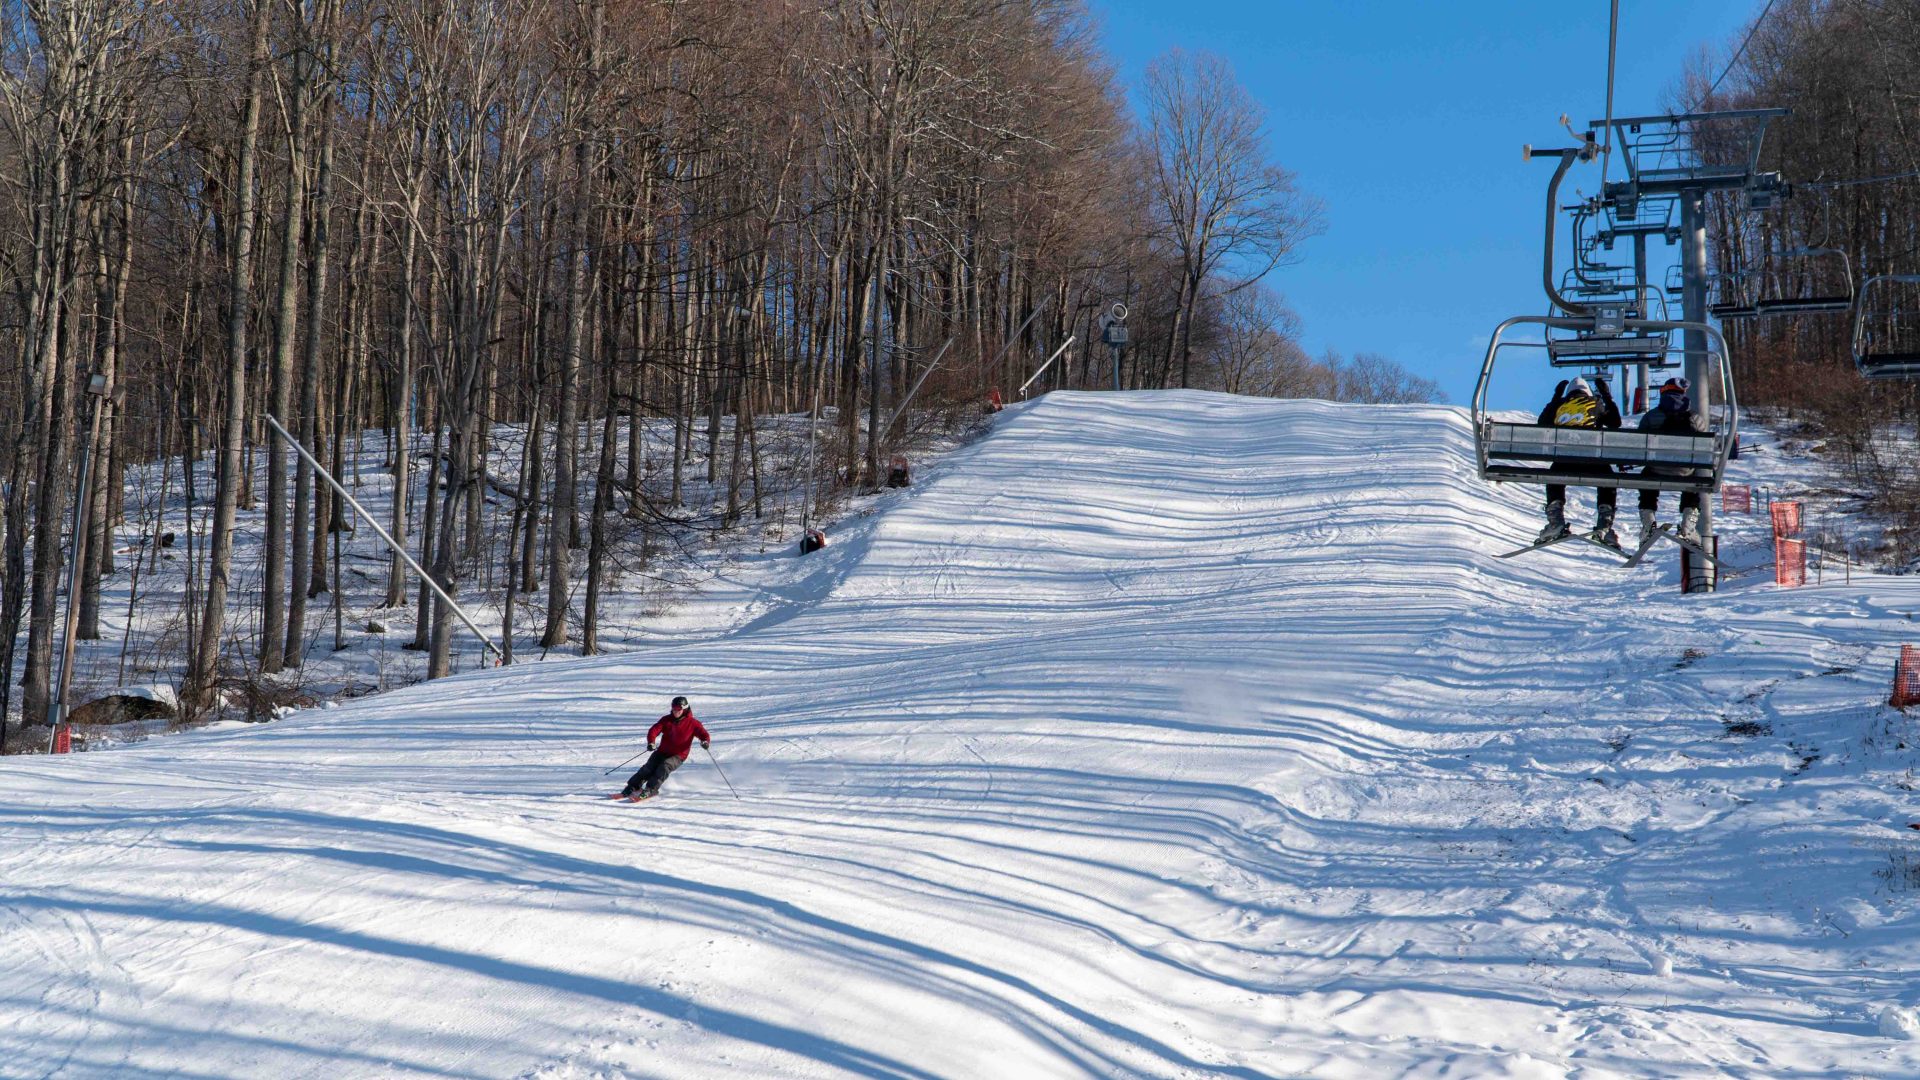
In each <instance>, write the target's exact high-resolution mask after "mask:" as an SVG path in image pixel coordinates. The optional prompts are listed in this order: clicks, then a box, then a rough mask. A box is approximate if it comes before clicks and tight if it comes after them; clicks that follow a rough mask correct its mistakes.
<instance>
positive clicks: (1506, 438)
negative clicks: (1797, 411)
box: [1472, 276, 1920, 492]
mask: <svg viewBox="0 0 1920 1080" xmlns="http://www.w3.org/2000/svg"><path fill="white" fill-rule="evenodd" d="M1914 280H1915V281H1920V276H1916V277H1915V278H1914ZM1520 326H1539V327H1541V329H1542V333H1543V336H1544V337H1545V338H1546V340H1543V341H1538V342H1532V341H1508V340H1506V338H1507V334H1508V333H1509V332H1510V331H1512V330H1514V329H1515V328H1516V327H1520ZM1594 326H1595V320H1593V319H1582V318H1570V317H1565V316H1555V315H1518V316H1515V317H1513V318H1511V319H1508V320H1507V321H1505V322H1503V323H1501V324H1500V325H1499V327H1498V328H1496V329H1495V330H1494V332H1493V339H1492V340H1491V341H1490V342H1488V344H1487V357H1486V362H1485V363H1484V364H1483V365H1482V366H1481V369H1480V381H1479V384H1478V385H1477V386H1475V388H1474V392H1473V409H1472V419H1473V434H1474V449H1475V453H1476V457H1477V459H1478V465H1479V471H1480V478H1481V479H1482V480H1486V481H1489V482H1493V483H1524V484H1567V483H1574V484H1579V483H1581V482H1582V481H1583V480H1590V481H1594V482H1596V483H1597V484H1599V485H1600V486H1605V487H1614V488H1634V489H1640V490H1651V491H1681V492H1686V491H1693V492H1709V491H1714V490H1717V489H1718V488H1719V486H1720V481H1721V479H1722V478H1723V477H1724V476H1725V474H1726V465H1727V455H1728V452H1729V451H1730V450H1731V449H1732V447H1733V445H1734V441H1735V440H1736V439H1737V438H1738V437H1739V415H1738V403H1737V400H1736V399H1735V397H1734V391H1733V375H1732V371H1731V368H1730V365H1729V363H1728V360H1727V344H1726V339H1725V338H1723V337H1721V336H1720V332H1719V331H1718V330H1715V329H1714V328H1713V327H1711V326H1709V325H1707V324H1705V323H1689V322H1677V321H1670V320H1658V319H1627V320H1625V321H1624V324H1623V325H1622V326H1621V327H1620V331H1621V336H1622V337H1623V338H1624V337H1631V338H1633V339H1636V340H1642V341H1650V340H1653V339H1655V338H1659V339H1662V340H1666V339H1670V337H1671V335H1672V334H1673V333H1674V332H1675V331H1682V332H1684V331H1688V330H1692V331H1697V332H1699V333H1700V334H1702V335H1703V337H1704V340H1706V342H1707V343H1708V348H1707V353H1708V356H1709V358H1710V362H1711V365H1712V367H1713V369H1715V370H1717V371H1718V373H1719V380H1718V381H1719V384H1720V385H1721V386H1722V387H1725V389H1726V396H1727V400H1726V401H1725V402H1723V403H1720V404H1719V405H1716V406H1715V410H1714V411H1715V415H1714V418H1713V421H1714V422H1713V424H1712V425H1711V430H1709V431H1708V432H1707V433H1706V434H1703V435H1693V434H1685V435H1676V434H1666V433H1655V432H1645V431H1636V430H1629V429H1621V430H1618V431H1609V430H1604V429H1596V428H1573V427H1554V426H1552V425H1546V424H1536V423H1521V422H1514V421H1508V420H1497V419H1495V418H1494V417H1493V416H1492V415H1491V414H1490V413H1489V412H1488V411H1487V390H1488V387H1489V386H1490V385H1491V383H1492V379H1493V370H1494V364H1495V362H1496V361H1497V360H1498V358H1499V356H1500V351H1501V350H1502V349H1503V348H1546V349H1548V351H1549V355H1550V357H1551V356H1552V351H1553V346H1552V344H1551V342H1552V340H1553V338H1552V333H1553V331H1556V330H1558V331H1563V332H1573V333H1576V334H1577V333H1580V332H1581V331H1589V332H1591V331H1592V330H1593V329H1594ZM1560 340H1561V341H1562V345H1561V346H1560V347H1561V349H1562V350H1563V351H1564V350H1565V349H1566V348H1567V347H1568V346H1567V345H1566V344H1565V342H1569V341H1581V340H1595V338H1592V337H1588V338H1580V337H1574V338H1562V339H1560ZM1666 354H1667V350H1665V349H1664V348H1663V349H1662V351H1661V352H1660V353H1659V354H1657V355H1658V356H1659V357H1660V358H1661V359H1662V360H1664V358H1665V356H1666ZM1633 355H1634V354H1630V353H1615V354H1613V355H1610V356H1609V357H1608V358H1607V359H1606V360H1604V361H1602V362H1604V363H1608V364H1622V363H1627V364H1633V363H1638V364H1654V363H1655V362H1656V361H1655V360H1654V359H1653V357H1654V356H1655V355H1656V354H1653V353H1651V352H1648V353H1644V354H1639V356H1638V359H1633V358H1631V357H1632V356H1633ZM1554 363H1555V366H1562V367H1564V366H1574V364H1572V363H1561V362H1560V361H1559V360H1558V359H1557V358H1556V359H1554ZM1587 363H1588V362H1584V361H1583V362H1581V364H1580V366H1586V365H1587ZM1707 381H1709V382H1711V380H1707ZM1649 466H1660V467H1665V468H1667V469H1674V470H1678V469H1685V470H1688V471H1689V472H1690V473H1691V475H1685V476H1675V475H1666V474H1665V473H1661V472H1656V473H1651V474H1650V473H1649V472H1648V467H1649Z"/></svg>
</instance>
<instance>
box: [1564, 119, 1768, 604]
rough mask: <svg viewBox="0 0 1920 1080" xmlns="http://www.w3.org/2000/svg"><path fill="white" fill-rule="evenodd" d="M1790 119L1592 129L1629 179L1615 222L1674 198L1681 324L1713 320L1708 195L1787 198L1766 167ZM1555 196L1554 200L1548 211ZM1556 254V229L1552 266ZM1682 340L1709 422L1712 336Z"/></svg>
mask: <svg viewBox="0 0 1920 1080" xmlns="http://www.w3.org/2000/svg"><path fill="white" fill-rule="evenodd" d="M1787 114H1788V110H1786V109H1727V110H1722V111H1719V112H1707V113H1679V114H1672V115H1666V116H1627V117H1614V118H1612V119H1611V121H1608V120H1592V121H1589V122H1588V124H1587V141H1588V144H1589V145H1591V144H1592V142H1593V140H1594V139H1595V138H1596V136H1597V137H1599V138H1601V139H1603V140H1604V141H1605V143H1606V145H1607V146H1609V147H1610V148H1617V149H1618V150H1619V152H1620V161H1621V165H1622V167H1623V168H1624V169H1625V171H1626V174H1627V175H1626V179H1624V180H1619V181H1614V182H1610V183H1607V184H1606V185H1605V186H1604V188H1603V190H1602V191H1601V193H1600V200H1601V202H1602V204H1603V205H1605V206H1607V207H1608V208H1610V209H1611V210H1612V212H1613V216H1614V218H1615V219H1616V220H1617V221H1624V220H1634V219H1637V218H1638V216H1639V214H1638V211H1639V208H1640V205H1641V203H1642V202H1643V201H1644V200H1648V199H1655V198H1661V197H1669V198H1672V199H1675V200H1676V201H1677V202H1678V203H1679V206H1680V275H1681V301H1680V306H1681V315H1680V319H1681V321H1682V322H1685V323H1692V324H1695V325H1696V326H1697V325H1700V324H1704V323H1705V322H1706V319H1707V315H1708V312H1707V214H1706V202H1707V194H1708V193H1709V192H1714V191H1729V192H1742V193H1744V195H1745V198H1746V209H1748V210H1749V211H1756V210H1765V209H1769V208H1770V207H1772V206H1773V204H1774V203H1775V202H1776V201H1777V200H1779V199H1781V198H1784V197H1785V196H1786V195H1788V194H1789V190H1790V189H1789V188H1788V186H1787V184H1786V183H1785V182H1784V181H1782V180H1781V178H1780V174H1779V173H1777V172H1763V171H1762V170H1761V168H1760V152H1761V148H1762V145H1763V143H1764V141H1765V139H1766V134H1767V127H1768V125H1769V124H1771V123H1772V122H1773V121H1774V120H1776V119H1779V118H1780V117H1783V116H1786V115H1787ZM1609 123H1611V129H1609V127H1608V125H1609ZM1715 145H1717V146H1718V147H1719V148H1721V149H1722V150H1723V152H1724V150H1725V149H1733V150H1736V151H1739V153H1737V154H1734V155H1730V156H1729V157H1728V159H1726V160H1719V161H1710V160H1708V153H1707V148H1708V147H1710V146H1715ZM1569 164H1571V162H1570V161H1565V162H1563V163H1562V165H1561V168H1560V171H1559V173H1557V174H1556V175H1555V177H1554V185H1555V187H1556V188H1557V187H1558V185H1559V182H1560V178H1561V177H1562V176H1564V175H1565V174H1566V170H1567V165H1569ZM1553 194H1554V193H1551V192H1550V193H1549V196H1548V199H1549V205H1551V200H1552V198H1553ZM1551 255H1552V237H1551V227H1550V228H1549V237H1548V256H1549V259H1551ZM1547 291H1548V295H1549V298H1550V299H1552V300H1553V301H1554V303H1555V305H1556V306H1559V307H1560V308H1562V310H1567V311H1569V313H1575V312H1573V311H1572V309H1569V308H1568V307H1567V306H1566V304H1565V303H1564V301H1563V299H1562V298H1561V297H1560V296H1558V295H1557V294H1556V293H1555V290H1553V289H1552V288H1551V287H1549V288H1548V290H1547ZM1683 334H1684V338H1683V346H1682V347H1683V356H1684V357H1685V364H1686V374H1687V381H1688V383H1689V384H1690V385H1691V387H1692V392H1693V411H1694V415H1695V416H1697V417H1699V418H1700V419H1701V420H1702V421H1703V422H1704V421H1705V420H1706V418H1707V410H1708V408H1709V407H1710V406H1711V404H1712V402H1711V397H1712V394H1713V384H1712V379H1711V377H1710V371H1709V368H1708V358H1709V354H1708V349H1707V341H1706V336H1705V335H1704V334H1702V333H1701V332H1700V331H1699V330H1697V329H1687V330H1685V331H1683ZM1723 392H1726V388H1723ZM1700 537H1701V540H1702V542H1703V543H1704V544H1705V546H1706V547H1707V548H1708V550H1712V547H1713V508H1712V504H1711V502H1710V501H1709V500H1706V499H1702V500H1701V506H1700ZM1684 587H1685V588H1686V590H1687V591H1688V592H1694V591H1700V590H1704V591H1711V590H1712V589H1713V587H1714V575H1713V571H1712V570H1711V569H1710V568H1709V567H1707V566H1705V565H1700V566H1695V567H1692V568H1691V572H1690V573H1689V575H1688V578H1687V580H1686V582H1685V583H1684Z"/></svg>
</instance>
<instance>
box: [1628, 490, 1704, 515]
mask: <svg viewBox="0 0 1920 1080" xmlns="http://www.w3.org/2000/svg"><path fill="white" fill-rule="evenodd" d="M1640 509H1642V510H1658V509H1660V493H1659V492H1658V491H1655V490H1653V489H1652V488H1641V489H1640ZM1680 509H1681V511H1682V512H1684V511H1687V510H1698V509H1700V493H1699V492H1697V491H1683V492H1681V493H1680Z"/></svg>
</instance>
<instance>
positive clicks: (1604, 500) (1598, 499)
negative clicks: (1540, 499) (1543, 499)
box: [1547, 463, 1620, 508]
mask: <svg viewBox="0 0 1920 1080" xmlns="http://www.w3.org/2000/svg"><path fill="white" fill-rule="evenodd" d="M1547 471H1548V472H1556V473H1576V474H1579V473H1585V472H1586V470H1584V469H1582V468H1580V467H1579V466H1577V465H1568V464H1565V463H1561V464H1557V465H1554V466H1552V467H1551V468H1549V469H1548V470H1547ZM1612 471H1613V468H1612V466H1608V467H1607V472H1609V473H1611V472H1612ZM1619 497H1620V489H1619V488H1610V487H1596V488H1595V489H1594V492H1593V504H1594V506H1596V507H1600V506H1605V507H1608V508H1611V507H1612V506H1613V504H1614V501H1615V500H1616V499H1618V498H1619ZM1566 498H1567V485H1565V484H1548V485H1547V502H1548V504H1552V503H1557V502H1565V501H1566Z"/></svg>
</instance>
